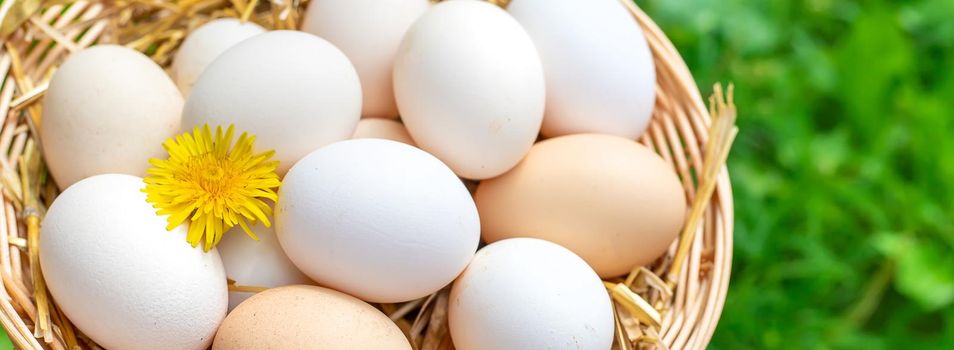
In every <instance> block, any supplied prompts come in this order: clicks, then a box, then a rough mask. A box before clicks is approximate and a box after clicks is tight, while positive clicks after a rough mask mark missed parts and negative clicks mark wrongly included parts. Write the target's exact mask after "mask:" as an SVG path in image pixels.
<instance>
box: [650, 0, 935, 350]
mask: <svg viewBox="0 0 954 350" xmlns="http://www.w3.org/2000/svg"><path fill="white" fill-rule="evenodd" d="M637 3H639V4H640V5H641V6H642V7H643V8H644V9H645V10H646V11H647V12H648V13H649V14H650V16H652V17H653V18H654V19H655V20H656V22H657V23H658V24H659V25H660V26H661V27H662V28H663V30H664V31H665V32H666V33H667V34H668V35H669V37H670V38H671V39H672V40H673V41H674V43H675V44H676V47H678V48H679V49H680V51H681V52H682V54H683V57H684V58H685V59H686V61H687V63H688V64H689V66H690V68H691V69H692V71H693V74H694V75H695V77H696V80H697V81H698V82H699V85H700V87H701V88H702V90H703V93H705V94H708V93H710V92H711V85H712V84H713V83H716V82H728V81H732V82H734V83H735V85H736V103H737V105H738V106H739V110H740V119H739V124H740V128H741V134H740V136H739V139H738V141H737V143H736V148H735V149H734V151H733V154H732V157H731V160H730V164H729V166H730V169H731V172H732V182H733V186H734V191H735V200H736V212H737V214H736V215H737V216H736V217H737V221H736V232H735V234H736V236H735V257H734V266H733V276H732V282H731V287H730V291H729V296H728V300H727V302H726V307H725V311H724V313H723V315H722V321H721V323H720V325H719V328H718V330H717V331H716V334H715V338H714V339H713V342H712V345H711V348H713V349H866V350H876V349H903V348H907V349H954V223H952V218H954V1H952V0H920V1H917V0H914V1H894V2H892V1H876V0H872V1H855V0H805V1H762V0H679V1H671V0H637Z"/></svg>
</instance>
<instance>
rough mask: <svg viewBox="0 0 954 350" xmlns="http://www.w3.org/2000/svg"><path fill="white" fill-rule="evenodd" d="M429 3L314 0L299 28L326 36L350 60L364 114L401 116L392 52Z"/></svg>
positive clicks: (379, 116)
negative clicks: (359, 87)
mask: <svg viewBox="0 0 954 350" xmlns="http://www.w3.org/2000/svg"><path fill="white" fill-rule="evenodd" d="M430 5H431V2H430V1H429V0H312V1H310V2H309V4H308V10H307V12H305V19H304V23H303V24H302V27H301V30H302V31H305V32H308V33H312V34H315V35H317V36H320V37H322V38H325V39H327V40H328V41H330V42H331V43H332V44H335V46H337V47H338V48H340V49H341V51H343V52H344V53H345V55H347V56H348V58H349V59H351V63H353V64H354V67H355V69H357V70H358V76H359V77H360V78H361V88H362V90H363V91H364V107H363V109H362V115H363V116H365V117H378V118H397V116H398V110H397V105H396V104H395V102H394V87H393V83H392V79H391V70H392V67H393V66H394V55H395V54H396V53H397V50H398V46H399V45H400V44H401V38H403V37H404V33H405V32H407V29H408V27H410V26H411V24H412V23H414V20H416V19H417V18H418V17H420V16H421V14H423V13H424V11H427V9H428V8H429V7H430ZM369 28H373V30H372V29H369Z"/></svg>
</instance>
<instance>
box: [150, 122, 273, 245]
mask: <svg viewBox="0 0 954 350" xmlns="http://www.w3.org/2000/svg"><path fill="white" fill-rule="evenodd" d="M233 134H234V127H233V126H232V125H230V126H229V128H228V130H227V131H225V133H224V134H223V133H222V127H221V126H220V127H216V129H215V135H214V137H213V135H212V131H211V130H210V129H209V126H208V125H205V126H204V127H202V128H195V129H194V130H193V131H192V133H191V134H190V133H184V134H181V135H178V136H176V137H175V138H170V139H168V140H166V142H164V143H163V144H162V147H163V148H165V149H166V151H167V152H168V153H169V158H168V159H165V160H162V159H150V160H149V164H152V166H153V167H154V168H151V169H149V171H148V174H149V175H150V176H148V177H146V178H145V180H144V181H145V182H146V188H145V189H143V192H145V193H146V201H148V202H149V203H151V204H152V205H153V207H154V208H156V209H159V210H158V211H157V212H156V214H158V215H168V216H169V217H168V222H169V225H168V227H166V229H168V230H172V229H173V228H175V227H177V226H179V225H181V224H182V223H183V222H185V221H186V220H189V234H188V235H187V237H186V240H187V241H189V243H190V244H192V246H193V247H195V246H197V245H198V244H199V242H200V241H204V242H205V244H204V248H205V251H209V249H212V247H214V246H215V245H216V244H218V243H219V241H220V240H221V239H222V235H223V234H224V233H225V231H227V230H228V229H230V228H232V227H234V226H236V225H238V226H241V227H242V229H243V230H245V233H247V234H248V235H249V236H250V237H252V238H253V239H256V240H257V239H258V237H255V234H253V233H252V231H251V230H249V224H254V223H256V222H259V221H260V222H262V223H263V224H264V225H265V226H266V227H268V226H271V222H270V221H269V220H268V217H269V216H270V215H272V209H271V207H269V206H268V204H266V203H265V202H264V201H263V199H268V200H271V201H272V202H275V201H276V200H277V199H278V195H277V194H276V193H275V189H276V188H277V187H278V186H279V185H280V184H281V182H280V180H279V179H278V175H277V174H276V173H275V169H276V168H277V167H278V162H277V161H272V160H270V159H271V157H272V156H273V155H274V154H275V151H267V152H263V153H259V154H254V153H253V152H254V149H253V146H254V143H255V136H249V135H248V134H246V133H242V135H241V136H239V138H238V141H237V142H236V143H235V146H234V147H233V146H232V137H233Z"/></svg>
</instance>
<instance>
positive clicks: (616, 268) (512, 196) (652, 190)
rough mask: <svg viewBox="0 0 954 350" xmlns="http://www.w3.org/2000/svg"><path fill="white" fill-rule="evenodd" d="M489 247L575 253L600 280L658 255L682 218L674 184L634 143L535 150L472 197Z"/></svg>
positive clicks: (663, 166)
mask: <svg viewBox="0 0 954 350" xmlns="http://www.w3.org/2000/svg"><path fill="white" fill-rule="evenodd" d="M475 200H476V202H477V209H478V212H479V213H480V224H481V228H482V235H483V238H484V240H486V241H487V242H495V241H498V240H501V239H506V238H512V237H533V238H541V239H545V240H549V241H552V242H555V243H558V244H560V245H562V246H564V247H566V248H568V249H570V250H572V251H573V252H574V253H576V254H578V255H579V256H580V257H582V258H583V259H584V260H586V262H587V263H589V264H590V266H592V267H593V269H594V270H596V272H597V273H598V274H599V275H600V276H601V277H604V278H605V277H613V276H619V275H622V274H625V273H627V272H629V271H630V270H631V269H632V268H633V267H634V266H639V265H644V264H648V263H650V262H652V261H653V260H655V259H656V258H658V257H659V256H660V255H662V254H663V253H664V252H665V251H666V249H667V248H668V247H669V245H670V244H671V243H672V241H673V240H674V239H675V238H676V236H677V235H678V233H679V231H680V229H681V228H682V226H683V220H684V218H685V215H686V208H687V205H686V199H685V195H684V193H683V189H682V186H681V183H680V181H679V178H678V177H677V176H676V173H675V172H674V171H673V169H672V167H671V166H670V165H669V164H667V163H666V162H665V161H664V160H663V159H662V158H661V157H660V156H659V155H657V154H655V153H653V152H652V151H651V150H649V149H648V148H646V147H645V146H643V145H641V144H639V143H636V142H634V141H632V140H629V139H626V138H622V137H618V136H610V135H597V134H577V135H570V136H562V137H557V138H553V139H549V140H545V141H542V142H539V143H537V144H536V145H534V146H533V148H531V149H530V153H529V154H527V157H526V158H525V159H524V160H523V161H522V162H521V163H520V164H518V165H517V166H516V167H515V168H514V169H513V170H511V171H510V172H508V173H506V174H504V175H502V176H500V177H497V178H494V179H490V180H485V181H483V182H481V184H480V186H479V187H478V188H477V193H476V194H475Z"/></svg>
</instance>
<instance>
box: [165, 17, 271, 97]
mask: <svg viewBox="0 0 954 350" xmlns="http://www.w3.org/2000/svg"><path fill="white" fill-rule="evenodd" d="M264 32H265V28H262V26H260V25H258V24H255V23H252V22H245V23H242V21H240V20H238V19H236V18H220V19H215V20H212V21H209V22H208V23H206V24H203V25H202V26H200V27H199V28H196V29H195V30H194V31H192V33H189V36H187V37H186V38H185V41H183V42H182V45H181V46H179V51H177V52H176V56H175V59H173V61H172V70H171V74H172V78H173V80H175V81H176V85H178V86H179V90H180V91H182V94H183V95H189V90H191V89H192V84H194V83H195V80H196V79H198V78H199V74H202V71H203V70H205V67H207V66H208V65H209V63H212V60H214V59H215V58H216V57H219V55H220V54H222V52H224V51H225V50H227V49H228V48H230V47H232V46H235V44H238V43H239V42H241V41H242V40H245V39H248V38H251V37H253V36H255V35H258V34H261V33H264Z"/></svg>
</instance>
